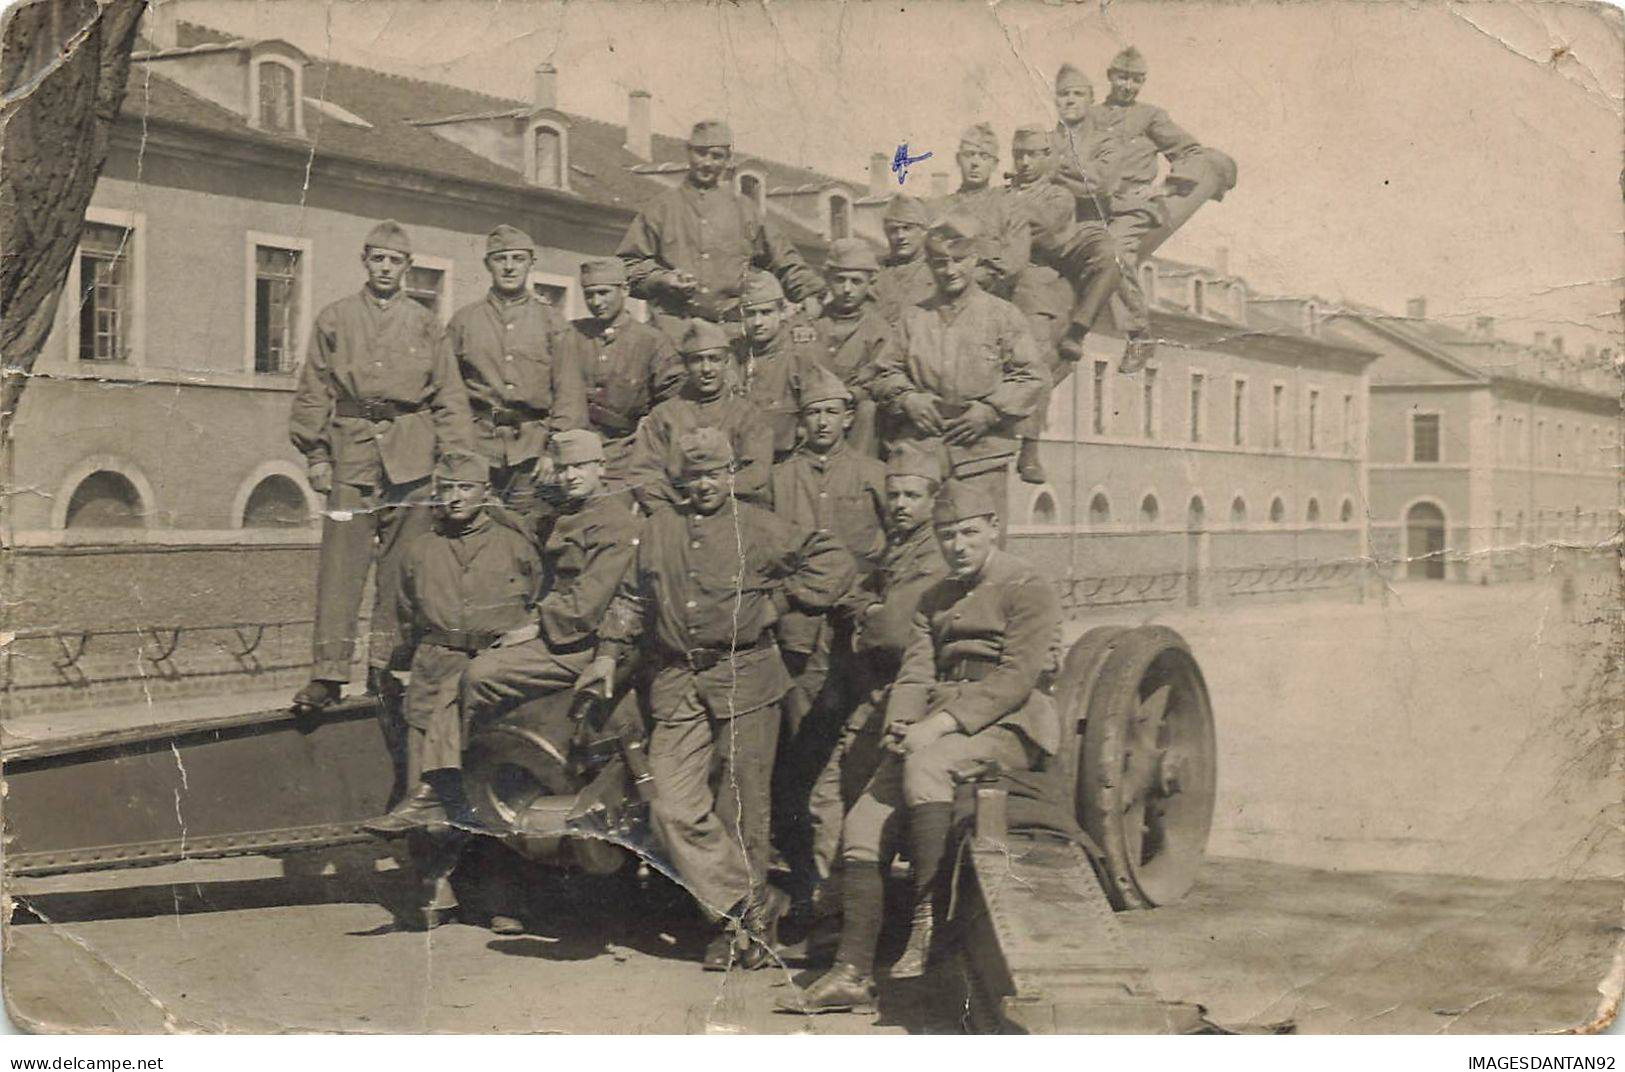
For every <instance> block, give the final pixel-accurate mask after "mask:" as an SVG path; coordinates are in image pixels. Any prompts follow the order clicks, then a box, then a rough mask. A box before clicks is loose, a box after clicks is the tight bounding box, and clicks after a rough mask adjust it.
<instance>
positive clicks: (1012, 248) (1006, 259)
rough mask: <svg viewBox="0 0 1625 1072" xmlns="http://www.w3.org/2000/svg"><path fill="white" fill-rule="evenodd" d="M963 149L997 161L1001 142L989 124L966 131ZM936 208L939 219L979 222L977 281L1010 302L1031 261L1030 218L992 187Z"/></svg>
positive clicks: (947, 199) (958, 194) (962, 194)
mask: <svg viewBox="0 0 1625 1072" xmlns="http://www.w3.org/2000/svg"><path fill="white" fill-rule="evenodd" d="M960 145H961V147H967V148H974V149H977V150H980V151H982V152H986V153H990V154H991V155H992V156H993V158H994V159H995V160H996V159H998V156H999V142H998V138H996V137H995V136H994V134H993V128H992V127H990V126H988V125H987V124H986V123H978V124H977V125H975V126H973V127H971V128H970V129H969V130H966V131H965V132H964V134H962V135H961V136H960ZM932 208H933V209H934V210H935V215H936V216H937V217H938V218H940V217H942V216H946V215H947V214H949V213H950V212H961V213H964V214H966V215H968V216H970V217H971V218H973V219H975V220H976V222H977V225H978V227H979V228H980V234H981V243H982V258H981V262H980V267H979V269H978V271H977V278H976V281H977V283H979V284H980V285H981V287H982V289H983V290H986V291H987V292H988V293H990V294H995V295H997V296H999V297H1001V298H1009V297H1010V296H1011V294H1013V293H1014V292H1015V286H1016V280H1017V279H1018V278H1020V276H1021V273H1022V271H1023V269H1025V268H1026V267H1027V263H1028V261H1029V260H1030V259H1031V255H1032V248H1031V243H1032V238H1031V236H1030V234H1029V232H1028V227H1027V220H1026V217H1025V216H1024V215H1023V214H1022V212H1021V210H1020V209H1019V208H1018V207H1017V206H1016V205H1015V204H1014V203H1013V202H1011V200H1010V198H1009V196H1008V195H1007V194H1006V192H1005V191H1004V190H1001V189H998V188H997V187H995V186H992V185H991V184H990V185H987V186H983V187H981V188H980V189H976V190H967V189H960V190H958V191H956V192H954V193H951V194H949V195H947V196H946V197H943V198H939V199H938V200H937V201H936V202H935V203H934V204H933V205H932Z"/></svg>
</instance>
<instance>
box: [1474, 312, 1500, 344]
mask: <svg viewBox="0 0 1625 1072" xmlns="http://www.w3.org/2000/svg"><path fill="white" fill-rule="evenodd" d="M1473 334H1475V335H1477V336H1478V337H1479V338H1481V339H1488V338H1490V337H1491V336H1493V335H1494V334H1495V317H1493V316H1481V317H1478V318H1477V319H1475V320H1474V321H1473Z"/></svg>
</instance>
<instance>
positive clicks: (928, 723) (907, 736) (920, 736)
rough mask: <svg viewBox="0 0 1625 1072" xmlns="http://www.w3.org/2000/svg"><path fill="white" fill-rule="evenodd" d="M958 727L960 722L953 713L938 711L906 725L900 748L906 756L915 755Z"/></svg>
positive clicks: (899, 744) (899, 743)
mask: <svg viewBox="0 0 1625 1072" xmlns="http://www.w3.org/2000/svg"><path fill="white" fill-rule="evenodd" d="M958 727H959V723H958V722H957V721H955V719H954V717H953V716H952V715H950V714H948V712H946V711H938V712H936V713H935V714H933V715H930V716H927V717H926V718H922V719H920V721H918V722H915V723H913V724H912V725H909V726H905V727H904V728H903V737H902V740H901V741H899V742H898V748H899V750H900V751H901V752H902V753H903V754H904V755H905V756H907V755H913V754H914V753H915V752H918V751H920V750H922V749H925V748H929V747H931V746H932V745H934V744H936V743H937V742H938V741H940V740H942V739H943V738H944V737H946V736H948V734H950V733H952V732H953V731H954V730H956V729H958Z"/></svg>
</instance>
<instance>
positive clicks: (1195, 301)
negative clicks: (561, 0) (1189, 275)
mask: <svg viewBox="0 0 1625 1072" xmlns="http://www.w3.org/2000/svg"><path fill="white" fill-rule="evenodd" d="M1191 313H1192V314H1193V315H1195V316H1205V315H1207V288H1206V287H1205V286H1204V285H1203V283H1202V281H1201V280H1200V279H1193V280H1191Z"/></svg>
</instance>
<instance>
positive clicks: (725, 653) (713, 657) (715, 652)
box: [671, 632, 773, 671]
mask: <svg viewBox="0 0 1625 1072" xmlns="http://www.w3.org/2000/svg"><path fill="white" fill-rule="evenodd" d="M772 646H773V636H772V634H771V633H765V632H764V633H763V634H762V635H761V636H759V637H757V638H756V639H755V640H754V641H752V642H751V643H749V644H741V645H740V646H739V647H737V648H733V649H731V650H730V649H728V648H689V649H688V650H687V651H679V652H673V653H671V654H672V656H673V657H674V658H675V659H677V660H680V661H681V662H683V663H684V664H685V665H686V666H687V667H688V668H689V669H690V670H694V671H703V670H709V669H711V668H712V667H713V666H716V665H717V664H718V663H720V662H724V661H726V660H727V659H728V658H729V657H730V656H733V655H743V654H745V653H746V652H751V651H761V650H763V649H764V648H770V647H772Z"/></svg>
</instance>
